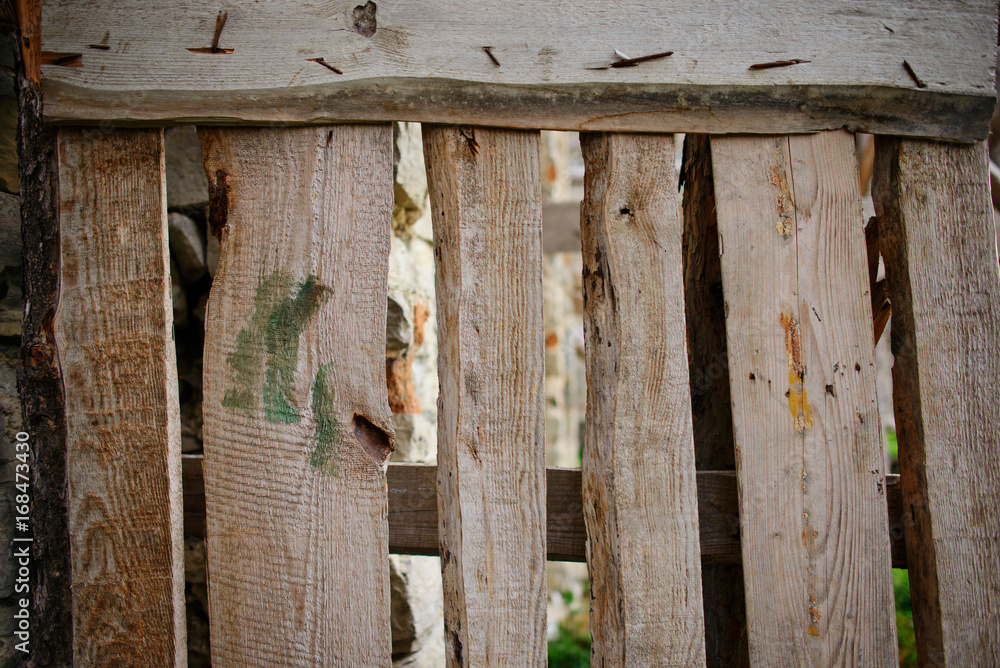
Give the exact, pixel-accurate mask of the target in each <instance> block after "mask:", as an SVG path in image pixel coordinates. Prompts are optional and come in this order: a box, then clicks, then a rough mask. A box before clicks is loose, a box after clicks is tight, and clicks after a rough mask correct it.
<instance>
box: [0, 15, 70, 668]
mask: <svg viewBox="0 0 1000 668" xmlns="http://www.w3.org/2000/svg"><path fill="white" fill-rule="evenodd" d="M11 4H13V5H14V6H15V7H16V13H17V23H18V31H16V32H15V33H14V36H15V39H16V40H17V43H18V44H19V45H20V47H21V48H20V49H13V55H14V58H15V68H14V69H15V76H16V87H17V88H16V90H17V108H18V121H17V167H18V181H19V186H20V199H21V240H22V246H21V248H22V250H21V253H22V258H23V260H24V264H23V275H22V276H23V278H22V280H21V292H22V295H23V297H24V303H25V304H30V308H29V309H27V311H26V312H25V313H24V316H23V317H22V318H21V351H20V360H19V361H18V364H17V387H18V393H19V394H20V398H21V414H22V416H23V418H24V422H23V424H24V430H25V431H26V432H27V433H28V434H30V437H31V438H30V447H31V455H32V457H31V459H30V460H29V463H30V472H29V473H30V476H31V494H32V499H31V520H32V521H31V527H30V529H31V535H32V542H31V543H30V545H31V555H32V560H33V561H34V568H32V569H31V570H32V572H31V576H30V583H29V586H30V591H31V597H30V598H31V612H30V617H31V620H32V621H31V624H32V629H31V631H30V635H29V640H30V642H29V647H30V650H31V654H30V655H29V656H28V657H26V660H25V662H24V665H25V667H26V668H36V667H48V666H62V665H69V664H70V663H71V662H72V660H73V615H72V607H73V606H72V601H71V600H70V599H71V596H70V591H71V559H70V552H71V550H70V541H69V513H68V512H67V510H68V509H67V505H66V503H67V500H66V411H65V398H64V397H65V395H64V390H63V379H62V370H61V369H60V368H59V355H58V352H57V350H56V342H55V339H54V337H53V333H52V323H53V318H54V315H55V311H56V308H57V306H58V300H59V167H58V148H57V145H58V138H57V131H56V129H55V128H54V127H52V126H50V125H45V124H44V123H43V111H42V89H41V68H40V62H41V39H40V37H41V32H42V31H41V23H42V6H41V5H42V3H41V0H17V2H16V3H8V7H10V5H11ZM19 463H20V462H19ZM14 473H15V482H18V480H17V477H16V474H17V473H23V470H17V469H16V468H15V472H14ZM20 482H23V480H22V481H20ZM24 533H26V532H24ZM24 533H22V532H18V534H20V535H18V534H15V537H16V538H22V537H24ZM18 542H20V541H18ZM19 547H23V545H22V546H19ZM17 584H23V583H17ZM15 593H25V592H15ZM20 598H21V597H20V596H19V597H18V599H20ZM18 603H19V604H20V600H18ZM21 642H23V640H22V639H21V638H20V637H18V638H16V640H15V645H17V644H20V643H21Z"/></svg>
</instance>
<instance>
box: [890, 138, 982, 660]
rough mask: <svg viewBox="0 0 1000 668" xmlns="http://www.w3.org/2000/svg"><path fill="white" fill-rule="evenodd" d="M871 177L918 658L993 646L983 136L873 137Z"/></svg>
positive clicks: (971, 654)
mask: <svg viewBox="0 0 1000 668" xmlns="http://www.w3.org/2000/svg"><path fill="white" fill-rule="evenodd" d="M875 160H876V165H875V176H874V183H873V193H874V197H875V209H876V211H877V212H878V218H879V234H880V238H881V249H882V253H883V256H884V257H885V264H886V273H887V276H888V279H889V290H890V295H891V298H892V325H891V337H892V354H893V357H894V359H895V363H894V365H893V368H892V371H893V374H892V375H893V404H894V406H895V413H896V430H897V438H898V439H899V459H900V473H901V474H902V476H901V477H902V480H903V496H904V501H905V507H906V508H907V511H908V512H907V516H906V518H905V521H906V522H907V529H906V541H907V552H908V553H909V555H910V588H911V592H912V596H913V622H914V626H915V628H916V633H917V651H918V653H919V658H920V662H921V664H923V665H928V666H945V665H947V666H988V665H992V664H994V663H995V662H996V660H997V659H996V657H997V656H1000V571H998V569H997V564H998V563H1000V508H998V505H997V504H998V499H1000V482H998V478H997V470H998V469H1000V412H998V408H997V407H998V406H1000V383H998V379H1000V357H998V355H1000V265H998V261H997V246H996V237H995V229H994V225H995V223H994V219H993V210H992V209H993V207H992V206H991V203H990V183H989V167H988V162H987V161H988V157H987V149H986V145H985V143H980V144H977V145H975V146H972V147H957V146H949V145H946V144H939V143H932V142H916V141H891V140H889V141H883V140H882V139H881V138H880V139H879V143H878V146H877V147H876V158H875Z"/></svg>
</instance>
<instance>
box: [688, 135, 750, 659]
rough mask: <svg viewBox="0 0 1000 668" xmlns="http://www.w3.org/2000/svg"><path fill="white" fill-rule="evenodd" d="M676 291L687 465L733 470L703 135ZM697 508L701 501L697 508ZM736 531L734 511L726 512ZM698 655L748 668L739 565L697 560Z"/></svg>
mask: <svg viewBox="0 0 1000 668" xmlns="http://www.w3.org/2000/svg"><path fill="white" fill-rule="evenodd" d="M681 180H682V181H683V184H684V197H683V207H682V208H683V216H684V239H683V248H684V291H685V300H684V305H685V309H684V311H685V315H686V318H687V341H688V360H689V372H690V376H691V413H692V415H691V417H692V421H693V426H694V458H695V467H696V468H697V469H698V470H699V471H733V470H735V469H736V451H735V449H734V447H733V414H732V404H731V401H730V395H729V358H728V355H727V353H726V317H725V302H724V301H723V298H722V266H721V265H720V260H719V229H718V223H717V222H716V213H715V185H714V181H713V175H712V151H711V147H710V145H709V138H708V135H699V134H688V135H686V136H685V138H684V161H683V165H682V167H681ZM702 511H704V506H703V507H702ZM727 519H728V520H729V526H730V527H731V528H732V530H733V533H735V534H736V537H737V538H738V537H739V522H740V518H739V514H737V513H733V514H732V515H730V516H729V517H728V518H727ZM702 593H703V596H704V601H705V659H706V663H707V664H708V665H709V666H718V667H719V668H742V667H745V666H749V664H750V654H749V649H748V647H747V622H746V605H745V603H744V599H743V565H742V564H702Z"/></svg>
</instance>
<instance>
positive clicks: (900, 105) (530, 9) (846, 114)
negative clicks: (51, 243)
mask: <svg viewBox="0 0 1000 668" xmlns="http://www.w3.org/2000/svg"><path fill="white" fill-rule="evenodd" d="M42 26H43V33H42V39H43V48H44V49H45V50H46V51H47V52H49V56H48V58H47V59H45V60H44V62H48V63H51V64H46V65H43V66H42V73H43V75H44V82H43V83H44V91H45V111H46V116H47V117H48V118H49V119H51V120H55V121H77V122H78V121H81V120H94V119H103V120H115V121H116V122H134V123H161V122H165V121H187V122H194V121H197V122H216V123H218V122H221V123H251V124H253V123H257V124H259V123H260V122H262V121H265V122H279V123H323V122H332V121H351V120H365V121H390V120H406V121H421V122H437V123H467V124H478V125H492V126H501V127H520V128H546V129H562V130H617V131H646V132H677V131H679V132H713V133H723V132H801V131H813V130H822V129H832V128H840V127H849V128H852V129H855V128H856V129H862V130H865V131H868V132H882V133H892V134H903V135H915V136H931V137H933V136H941V137H949V138H954V139H961V140H965V141H969V140H971V139H976V138H980V139H981V138H983V137H985V134H986V132H987V127H986V126H987V123H988V121H989V119H990V117H991V115H992V111H993V106H994V97H995V95H994V88H993V84H994V66H995V57H994V49H995V44H996V32H997V4H996V1H995V0H971V1H970V2H963V3H957V2H948V3H941V2H937V0H890V1H886V2H879V3H860V4H858V3H853V4H851V5H849V6H845V5H844V3H843V2H842V1H841V0H818V1H814V2H811V3H809V4H808V5H803V4H802V2H801V1H800V0H771V1H769V2H762V1H754V2H726V3H690V2H684V1H683V0H655V1H654V0H627V1H625V2H617V3H614V4H608V3H606V2H601V1H600V0H574V2H571V3H563V4H562V5H561V6H559V7H557V8H546V9H545V10H540V9H539V8H538V6H537V5H535V4H532V3H527V2H523V1H519V2H505V3H499V4H498V3H495V2H489V1H488V0H408V1H407V2H400V3H387V2H378V3H376V2H374V1H368V2H362V0H353V1H352V2H326V1H320V0H307V1H304V2H298V3H292V4H289V3H287V2H284V1H282V0H256V1H255V2H252V3H251V2H232V3H226V4H224V5H220V6H216V5H205V4H200V3H192V2H188V1H187V0H167V1H164V0H136V1H135V2H132V3H128V4H121V3H109V2H104V1H102V0H82V1H79V2H65V1H63V0H44V4H43V20H42ZM220 26H221V30H220V29H219V28H220ZM217 32H218V35H216V33H217ZM213 47H214V48H213ZM667 53H669V54H670V55H664V54H667ZM859 54H861V55H859ZM647 57H648V58H647ZM629 61H632V62H629Z"/></svg>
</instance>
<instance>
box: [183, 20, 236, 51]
mask: <svg viewBox="0 0 1000 668" xmlns="http://www.w3.org/2000/svg"><path fill="white" fill-rule="evenodd" d="M227 19H229V12H219V15H218V16H216V17H215V34H213V35H212V46H209V47H204V46H202V47H198V48H196V49H188V51H190V52H191V53H232V52H233V49H220V48H219V38H220V37H221V36H222V29H223V28H225V27H226V20H227Z"/></svg>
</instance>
